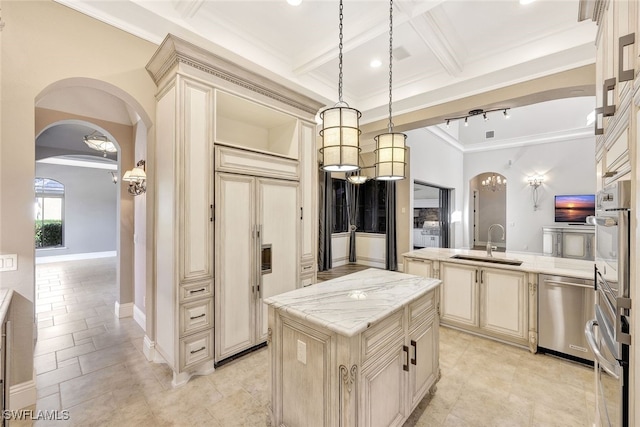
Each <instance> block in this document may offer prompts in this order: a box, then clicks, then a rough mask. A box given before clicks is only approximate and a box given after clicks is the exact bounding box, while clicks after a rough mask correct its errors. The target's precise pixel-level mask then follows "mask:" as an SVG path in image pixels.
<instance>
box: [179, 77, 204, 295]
mask: <svg viewBox="0 0 640 427" xmlns="http://www.w3.org/2000/svg"><path fill="white" fill-rule="evenodd" d="M182 91H183V93H182V96H183V97H184V100H183V106H184V116H183V121H182V129H181V131H182V134H181V135H180V144H179V145H178V149H179V151H180V153H179V156H178V158H179V159H181V161H182V162H183V163H182V165H181V167H180V169H179V178H180V181H179V183H178V187H179V191H178V194H179V198H178V200H176V202H177V209H178V210H179V212H180V221H179V224H178V225H179V230H180V234H179V236H180V261H179V267H180V268H179V271H180V282H181V283H183V282H184V281H193V280H203V279H211V278H212V277H213V253H212V251H213V244H212V242H213V227H212V222H211V214H212V212H211V208H210V205H211V200H212V194H211V182H212V180H211V177H212V175H211V171H212V170H213V164H212V151H211V105H212V102H213V101H212V98H213V94H212V91H213V89H212V88H211V87H210V86H207V85H201V84H199V83H195V82H192V81H190V80H182Z"/></svg>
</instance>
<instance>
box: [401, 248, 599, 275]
mask: <svg viewBox="0 0 640 427" xmlns="http://www.w3.org/2000/svg"><path fill="white" fill-rule="evenodd" d="M454 255H470V256H479V257H482V256H486V252H485V251H478V250H470V249H446V248H424V249H417V250H414V251H410V252H407V253H404V254H402V256H403V257H407V258H420V259H426V260H433V261H444V262H454V263H458V264H468V265H481V266H484V267H488V268H489V267H490V268H500V269H505V270H517V271H526V272H529V273H540V274H551V275H558V276H568V277H576V278H580V279H589V280H592V279H593V277H594V265H595V263H594V262H593V261H585V260H579V259H569V258H558V257H550V256H542V255H533V254H528V253H523V252H493V258H496V259H510V260H513V259H515V260H519V261H522V264H521V265H518V266H514V265H503V264H492V263H489V262H482V261H470V260H461V259H455V258H451V257H452V256H454Z"/></svg>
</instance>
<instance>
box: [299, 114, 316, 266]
mask: <svg viewBox="0 0 640 427" xmlns="http://www.w3.org/2000/svg"><path fill="white" fill-rule="evenodd" d="M315 141H316V132H315V127H314V126H312V125H311V124H309V123H304V122H301V124H300V203H301V205H300V208H301V210H300V221H301V223H302V224H301V233H300V242H301V244H300V246H301V248H300V262H301V263H302V264H305V263H306V264H311V265H313V270H314V271H315V263H316V259H317V253H318V251H317V246H318V237H317V233H318V221H317V218H316V217H317V211H318V209H317V207H316V204H317V200H318V195H317V191H318V163H317V161H316V153H317V149H316V143H315Z"/></svg>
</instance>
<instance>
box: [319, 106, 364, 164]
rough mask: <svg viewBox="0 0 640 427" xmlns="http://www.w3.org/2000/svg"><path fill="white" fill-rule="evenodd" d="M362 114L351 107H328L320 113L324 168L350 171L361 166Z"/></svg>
mask: <svg viewBox="0 0 640 427" xmlns="http://www.w3.org/2000/svg"><path fill="white" fill-rule="evenodd" d="M360 116H361V113H360V111H358V110H356V109H354V108H349V107H333V108H327V109H326V110H324V111H323V112H322V113H320V117H321V118H322V129H321V130H320V136H321V137H322V147H321V148H320V152H321V153H322V157H323V165H322V169H323V170H325V171H327V172H350V171H354V170H358V169H359V168H360V167H359V166H358V156H359V155H360V129H359V127H358V125H359V121H360Z"/></svg>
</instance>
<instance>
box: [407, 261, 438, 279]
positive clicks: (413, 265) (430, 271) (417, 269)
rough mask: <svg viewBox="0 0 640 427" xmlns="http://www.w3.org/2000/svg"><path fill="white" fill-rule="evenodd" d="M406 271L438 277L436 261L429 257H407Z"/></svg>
mask: <svg viewBox="0 0 640 427" xmlns="http://www.w3.org/2000/svg"><path fill="white" fill-rule="evenodd" d="M404 272H405V273H407V274H415V275H416V276H422V277H433V278H436V279H437V278H438V276H437V270H436V269H435V268H434V262H433V261H431V260H428V259H422V258H408V257H405V258H404Z"/></svg>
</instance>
